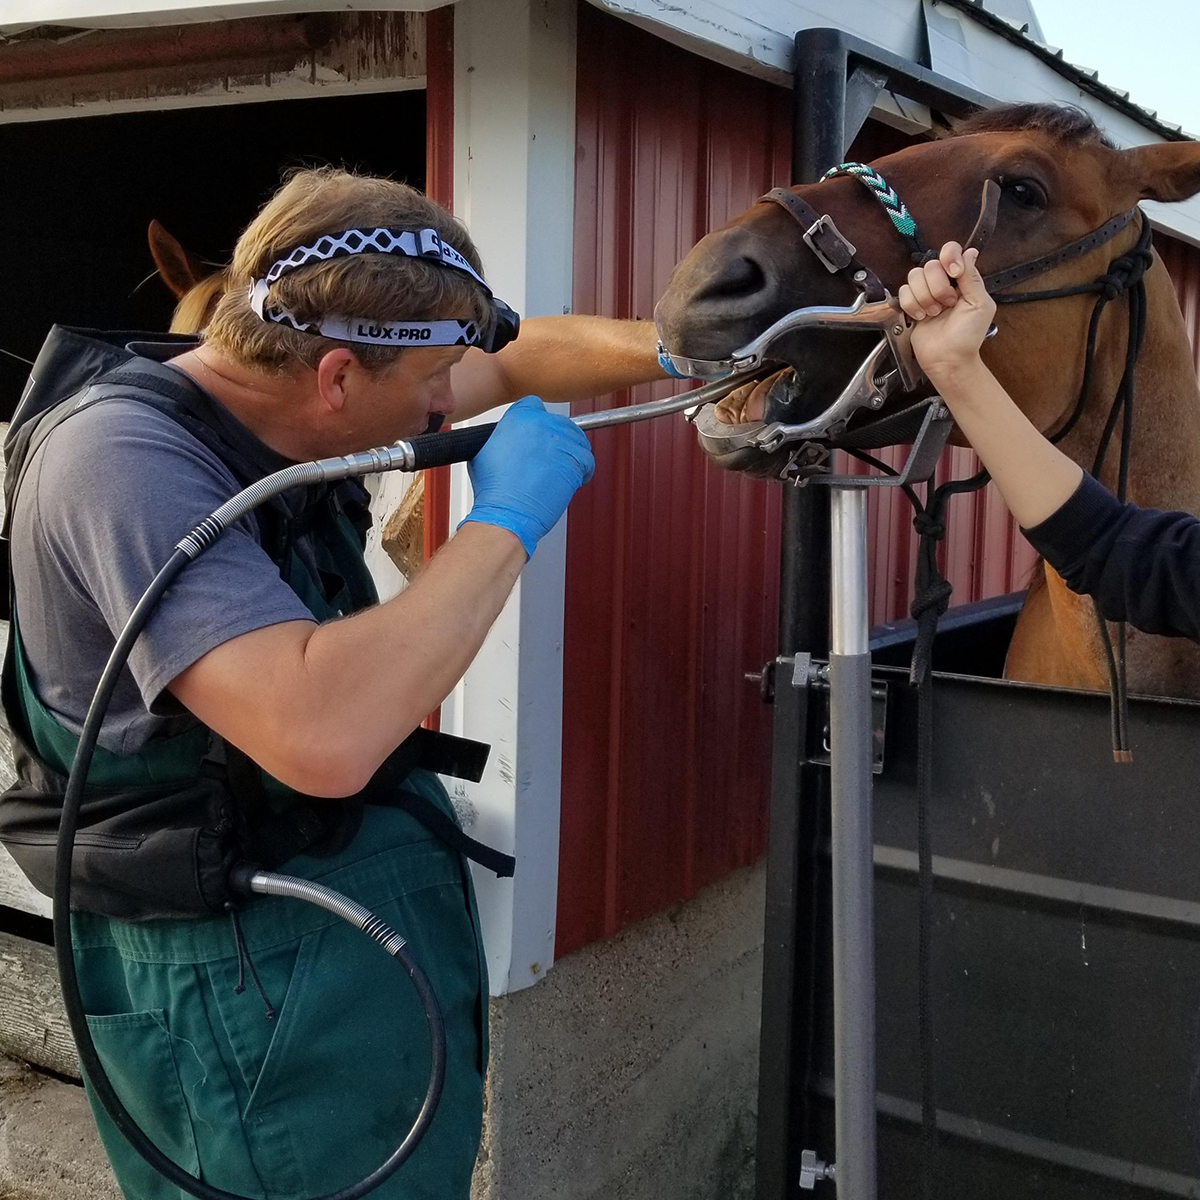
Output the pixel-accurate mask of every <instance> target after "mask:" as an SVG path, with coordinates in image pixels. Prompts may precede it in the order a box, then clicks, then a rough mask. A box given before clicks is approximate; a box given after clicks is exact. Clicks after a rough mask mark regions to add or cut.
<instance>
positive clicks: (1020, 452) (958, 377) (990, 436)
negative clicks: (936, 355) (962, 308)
mask: <svg viewBox="0 0 1200 1200" xmlns="http://www.w3.org/2000/svg"><path fill="white" fill-rule="evenodd" d="M935 382H936V383H937V385H938V390H939V392H940V394H941V396H942V398H943V399H944V400H945V401H946V404H947V405H948V407H949V408H950V411H951V413H953V415H954V419H955V421H956V422H957V423H958V427H959V429H961V430H962V432H963V434H964V436H965V437H966V439H967V440H968V441H969V442H970V443H971V445H972V446H973V447H974V448H975V451H976V453H977V454H978V455H979V458H980V461H981V462H982V463H983V465H984V466H985V467H986V468H987V469H988V472H989V473H990V474H991V476H992V479H993V480H994V481H995V484H996V486H997V487H998V488H999V489H1000V494H1001V495H1002V496H1003V497H1004V502H1005V503H1006V504H1007V505H1008V507H1009V509H1010V510H1011V511H1012V514H1013V516H1015V517H1016V518H1017V521H1018V522H1019V523H1020V524H1021V525H1022V526H1023V527H1024V528H1026V529H1030V528H1032V527H1033V526H1035V525H1040V524H1041V523H1042V522H1043V521H1044V520H1046V518H1047V517H1049V516H1050V515H1051V514H1052V513H1055V512H1057V511H1058V510H1059V509H1060V508H1061V507H1062V506H1063V505H1064V504H1066V502H1067V501H1068V500H1069V499H1070V498H1071V497H1072V496H1073V495H1074V494H1075V491H1076V490H1077V489H1078V487H1079V482H1080V480H1081V479H1082V478H1083V471H1082V470H1081V469H1080V467H1079V466H1077V465H1076V464H1075V463H1073V462H1072V461H1071V460H1070V459H1069V458H1068V457H1067V456H1066V455H1065V454H1063V453H1062V451H1061V450H1059V449H1058V448H1057V447H1055V446H1053V445H1051V444H1050V442H1049V441H1048V440H1047V439H1046V438H1045V437H1044V436H1043V435H1042V434H1041V433H1040V432H1039V431H1038V429H1037V428H1036V427H1035V426H1034V425H1033V424H1032V423H1031V422H1030V420H1029V418H1028V417H1026V416H1025V414H1024V413H1023V412H1021V410H1020V409H1019V408H1018V407H1017V406H1016V404H1015V403H1014V402H1013V399H1012V397H1011V396H1009V394H1008V393H1007V392H1006V391H1005V390H1004V389H1003V388H1002V387H1001V386H1000V383H999V381H998V380H997V379H996V377H995V376H994V375H993V374H992V373H991V371H989V370H988V369H987V367H985V366H984V365H983V363H982V361H980V360H979V359H975V360H974V361H973V362H972V363H970V364H969V365H968V366H964V367H963V368H962V369H961V370H958V371H955V372H953V373H952V374H949V375H947V376H944V377H939V379H938V380H936V381H935Z"/></svg>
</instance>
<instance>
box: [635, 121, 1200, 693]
mask: <svg viewBox="0 0 1200 1200" xmlns="http://www.w3.org/2000/svg"><path fill="white" fill-rule="evenodd" d="M871 165H872V166H873V167H874V168H875V169H876V171H878V173H879V175H881V176H882V178H883V179H884V180H886V181H887V183H888V184H890V185H891V187H892V188H893V189H894V191H895V193H896V194H897V195H898V196H899V197H901V198H902V199H903V202H904V203H905V204H906V205H907V207H908V210H909V212H910V213H911V215H912V216H913V218H915V221H916V222H917V225H918V227H919V229H920V231H921V233H922V234H924V236H925V239H926V241H927V242H928V245H929V246H931V247H933V248H934V249H936V248H937V247H939V246H941V245H942V243H943V242H945V241H948V240H951V239H955V240H959V241H963V240H965V238H966V235H967V231H968V230H969V229H970V228H971V224H972V221H973V220H974V218H975V216H976V214H977V212H978V211H979V206H980V200H979V198H980V190H981V187H982V186H983V185H984V183H985V181H987V180H989V179H990V180H995V181H996V182H997V183H998V185H999V188H1000V197H999V205H998V208H997V209H996V210H995V220H996V224H995V228H994V232H993V233H992V234H991V236H990V239H989V240H988V241H987V243H986V246H985V247H984V248H983V250H982V251H981V254H980V259H979V267H980V270H981V271H982V272H983V274H984V275H985V276H986V275H989V274H993V273H995V272H997V271H1000V270H1002V269H1005V268H1008V267H1010V266H1013V265H1015V264H1019V263H1024V262H1026V261H1028V260H1031V259H1035V258H1038V257H1040V256H1042V255H1046V254H1049V253H1051V252H1053V251H1055V250H1057V249H1058V248H1060V247H1064V246H1066V245H1068V244H1070V243H1072V242H1075V241H1076V240H1077V239H1081V238H1083V237H1085V235H1087V234H1089V233H1090V232H1091V231H1093V230H1098V229H1100V227H1102V226H1104V225H1105V224H1106V223H1107V222H1109V220H1110V219H1112V218H1114V217H1116V216H1117V215H1118V214H1121V213H1124V212H1126V211H1127V210H1130V209H1132V208H1133V207H1134V206H1135V205H1137V204H1138V202H1139V201H1140V200H1147V199H1149V200H1157V201H1163V202H1168V203H1169V202H1177V201H1181V200H1184V199H1187V198H1188V197H1190V196H1193V195H1195V194H1196V193H1197V192H1200V145H1197V144H1196V143H1193V142H1168V143H1161V144H1154V145H1146V146H1138V147H1135V148H1132V149H1126V150H1119V149H1117V148H1116V147H1115V146H1114V145H1113V144H1112V143H1111V142H1110V141H1109V140H1108V139H1107V138H1106V137H1105V136H1104V134H1103V133H1102V132H1101V130H1100V129H1099V128H1098V127H1097V125H1096V124H1095V122H1094V121H1093V120H1092V119H1091V117H1090V116H1088V115H1087V114H1086V113H1084V112H1082V111H1081V110H1079V109H1074V108H1070V107H1067V106H1059V105H1049V104H1026V105H1008V106H1003V107H999V108H995V109H987V110H983V111H981V112H980V113H978V114H976V115H975V116H974V117H972V118H969V119H968V120H967V121H966V122H964V123H963V124H962V125H961V126H959V127H958V129H957V130H956V131H955V132H954V133H953V134H952V135H951V136H947V137H944V138H942V139H940V140H937V141H930V142H927V143H924V144H919V145H915V146H910V147H907V148H905V149H903V150H900V151H898V152H896V153H894V154H890V155H888V156H886V157H884V158H881V159H879V160H877V161H875V162H874V163H872V164H871ZM790 191H791V192H792V193H794V194H795V195H797V196H799V197H801V198H802V199H803V200H805V201H807V203H808V204H809V205H811V206H812V208H813V209H815V210H816V212H817V213H821V214H828V215H829V216H830V217H831V218H832V219H833V221H834V222H835V223H836V226H837V229H838V230H840V231H841V233H842V234H843V235H844V236H845V238H846V239H848V241H849V242H851V243H853V246H854V247H855V248H856V249H857V253H856V260H857V263H861V264H863V265H865V266H867V267H869V268H870V269H871V271H873V272H874V273H875V275H876V276H878V278H879V280H880V281H882V283H883V284H884V285H885V286H886V288H887V290H888V291H889V292H890V293H891V294H893V295H894V294H895V293H896V292H897V291H898V290H899V287H900V285H901V284H902V283H903V282H904V280H905V277H906V275H907V273H908V271H909V270H910V269H911V267H912V265H913V261H912V256H911V254H910V253H909V250H910V247H908V246H906V244H905V242H904V240H903V239H902V238H901V237H900V236H898V235H897V231H896V230H897V227H896V226H894V225H893V223H892V222H891V221H889V220H888V214H887V213H886V212H885V210H884V208H883V206H882V205H881V204H880V203H879V201H878V199H877V198H876V197H875V196H873V195H872V194H871V193H870V191H869V190H868V189H867V188H866V187H864V186H863V184H862V182H861V181H860V180H859V179H856V178H853V177H850V176H847V175H840V176H836V177H832V178H828V179H826V180H824V181H822V182H818V183H814V184H808V185H803V186H799V187H794V188H792V189H790ZM1147 220H1148V218H1147V217H1146V216H1145V214H1144V213H1139V214H1135V217H1134V219H1133V220H1131V221H1130V222H1129V224H1128V225H1127V226H1126V227H1124V228H1123V229H1121V231H1120V232H1119V233H1118V234H1117V235H1116V236H1114V237H1112V239H1111V240H1110V241H1107V242H1106V243H1105V244H1103V245H1098V246H1095V247H1094V248H1092V249H1090V250H1086V252H1084V253H1082V254H1080V255H1079V256H1077V257H1074V258H1073V259H1071V260H1070V261H1064V262H1061V263H1059V265H1057V266H1054V267H1053V268H1052V269H1050V270H1048V271H1046V273H1045V274H1043V275H1039V277H1038V278H1037V279H1036V280H1035V281H1034V282H1033V283H1032V284H1030V283H1023V284H1022V285H1021V287H1022V289H1028V290H1031V291H1032V290H1034V289H1036V290H1039V291H1040V290H1047V289H1060V288H1067V287H1069V286H1070V285H1076V284H1083V283H1089V282H1091V281H1094V280H1096V279H1098V278H1099V277H1101V276H1103V275H1104V274H1105V273H1106V271H1107V270H1108V267H1109V264H1110V263H1111V262H1112V261H1113V260H1114V259H1115V258H1117V257H1118V256H1120V255H1122V254H1125V253H1127V252H1129V251H1130V250H1131V249H1132V248H1133V247H1134V246H1135V245H1136V244H1137V243H1138V241H1139V238H1140V237H1141V236H1142V233H1143V229H1142V222H1145V221H1147ZM803 232H804V231H803V229H802V228H801V226H799V225H797V223H796V221H795V220H794V219H793V217H792V215H791V214H790V213H789V212H788V211H786V210H785V208H784V206H783V205H782V204H780V203H769V202H767V203H764V202H762V201H760V202H759V203H757V204H755V205H754V206H752V207H751V208H749V209H747V210H746V211H745V212H743V213H742V214H740V215H739V216H737V217H735V218H734V219H733V220H732V221H731V222H729V223H728V224H727V225H725V226H723V227H722V228H720V229H718V230H715V231H713V232H712V233H710V234H708V235H707V236H706V237H705V238H703V239H702V240H701V241H700V242H698V243H697V244H696V246H695V247H693V249H692V250H691V251H690V253H689V254H688V255H687V256H686V257H685V258H684V259H683V260H682V261H681V262H680V263H679V265H678V266H677V267H676V269H675V271H674V272H673V274H672V276H671V278H670V280H669V282H668V285H667V289H666V292H665V293H664V295H663V296H662V298H661V300H660V302H659V305H658V308H657V313H656V318H657V321H658V327H659V333H660V336H661V338H662V341H663V344H664V345H665V346H666V347H667V349H668V350H669V351H671V352H672V353H674V354H676V355H679V356H684V357H687V358H691V359H702V360H714V359H726V358H728V357H729V356H730V355H732V354H733V353H734V352H735V351H736V350H737V349H738V348H740V347H741V346H743V345H746V344H747V343H748V342H750V341H751V340H752V339H753V338H754V337H755V336H757V335H758V334H760V333H761V332H762V331H763V330H765V329H766V328H767V327H768V326H770V325H771V324H772V323H773V322H774V321H776V320H778V319H779V318H780V317H781V316H783V315H785V314H787V313H789V312H791V311H792V310H794V309H796V308H799V307H801V306H806V305H846V304H848V303H849V302H850V299H851V298H852V296H853V294H854V289H853V287H852V286H851V285H850V281H849V279H848V278H847V276H846V275H845V274H844V273H837V274H834V273H831V271H830V270H829V269H827V268H826V267H825V266H823V265H822V263H821V262H820V261H819V259H818V257H817V256H816V255H815V254H814V253H813V252H812V251H811V250H810V248H809V246H808V245H806V244H805V242H804V241H803V240H802V234H803ZM1143 284H1144V287H1145V303H1146V308H1145V321H1146V323H1145V335H1144V340H1143V342H1142V346H1141V351H1140V354H1139V355H1138V357H1137V362H1136V367H1135V370H1134V385H1135V391H1136V397H1137V421H1136V427H1135V432H1134V436H1133V437H1132V438H1130V447H1129V466H1128V489H1127V495H1128V498H1129V499H1130V500H1132V501H1134V502H1136V503H1137V504H1140V505H1142V506H1147V507H1153V508H1159V509H1168V510H1183V511H1186V512H1193V513H1195V512H1200V389H1198V387H1197V380H1196V372H1195V368H1194V366H1193V360H1192V351H1191V348H1190V345H1189V341H1188V336H1187V331H1186V328H1185V325H1184V320H1183V316H1182V313H1181V312H1180V308H1179V303H1178V300H1177V299H1176V295H1175V290H1174V288H1173V286H1172V283H1171V279H1170V277H1169V276H1168V274H1167V270H1166V268H1165V267H1164V266H1163V264H1162V260H1161V259H1160V258H1159V257H1158V255H1157V253H1155V254H1154V255H1153V258H1152V260H1151V265H1150V266H1149V268H1148V269H1147V270H1146V273H1145V275H1144V277H1143ZM1095 302H1096V296H1095V295H1094V294H1090V295H1088V294H1085V295H1075V296H1071V297H1067V298H1060V299H1053V300H1042V301H1037V302H1031V303H1020V304H1011V305H1003V306H1001V307H1000V308H999V309H998V312H997V317H996V323H997V326H998V335H997V336H996V337H994V338H992V339H990V340H989V341H988V342H986V343H985V345H984V347H983V350H982V355H983V358H984V361H985V362H986V363H987V365H988V366H989V367H990V369H991V370H992V372H993V373H994V374H995V375H996V377H997V378H998V379H999V381H1000V382H1001V384H1003V386H1004V387H1005V388H1006V389H1007V391H1008V392H1009V393H1010V394H1011V395H1012V396H1013V397H1014V398H1015V400H1016V402H1017V403H1018V404H1019V405H1020V407H1021V408H1022V410H1023V411H1024V412H1025V414H1026V415H1027V416H1028V417H1029V418H1030V419H1031V420H1032V421H1033V423H1034V424H1035V425H1036V426H1037V427H1038V428H1039V429H1040V430H1042V431H1043V432H1045V433H1046V434H1048V435H1055V434H1056V433H1057V432H1058V431H1062V430H1064V429H1066V434H1065V436H1063V437H1062V439H1061V441H1060V442H1059V446H1060V448H1061V449H1062V450H1063V451H1064V452H1065V453H1066V454H1068V455H1069V456H1070V457H1071V458H1072V459H1073V460H1074V461H1075V462H1077V463H1079V464H1080V465H1082V466H1083V467H1084V468H1085V469H1091V467H1092V463H1093V457H1094V456H1095V454H1096V451H1097V447H1098V445H1099V444H1100V442H1101V439H1102V437H1103V433H1104V426H1105V423H1106V420H1107V418H1108V416H1109V412H1110V408H1111V407H1112V404H1113V398H1114V396H1115V394H1116V391H1117V388H1118V386H1119V383H1120V380H1121V377H1122V375H1123V373H1124V371H1125V365H1126V362H1125V359H1126V345H1127V342H1128V339H1129V336H1130V335H1129V315H1128V310H1127V308H1126V305H1127V304H1128V303H1132V300H1130V298H1129V297H1128V296H1127V295H1126V296H1122V297H1121V298H1120V299H1117V300H1116V302H1110V303H1108V304H1107V306H1106V307H1105V308H1104V310H1103V313H1102V314H1101V316H1100V318H1099V323H1098V326H1097V330H1096V338H1095V359H1094V364H1093V373H1092V376H1091V379H1090V384H1089V386H1088V388H1087V391H1086V394H1083V393H1082V387H1083V383H1084V366H1085V357H1086V344H1087V340H1088V339H1087V334H1088V325H1089V321H1090V319H1091V316H1092V311H1093V307H1094V305H1095ZM793 336H794V339H795V340H794V342H793V344H792V345H791V346H790V347H786V343H784V346H785V347H786V349H787V351H788V352H787V353H784V354H781V359H782V361H781V362H780V363H779V365H780V366H783V365H784V364H785V363H791V364H794V367H795V372H796V375H795V378H794V380H793V381H792V389H793V391H792V394H793V395H794V396H798V400H797V401H796V403H797V404H798V406H799V408H800V409H801V410H803V411H801V412H799V413H795V414H792V413H789V417H790V419H796V420H803V419H806V418H807V417H808V416H809V415H815V414H818V413H820V412H821V411H822V410H823V409H824V408H825V407H826V405H827V404H828V403H829V401H830V400H831V399H832V398H833V397H834V396H836V395H837V394H838V393H839V392H840V391H841V390H842V388H843V387H844V386H845V384H846V383H847V381H848V379H849V378H850V375H851V373H852V372H853V371H854V370H855V369H856V368H857V367H858V366H859V364H860V363H861V362H862V360H863V357H864V354H865V353H866V351H867V350H869V349H870V348H871V346H873V345H874V344H875V340H876V335H870V334H868V335H864V334H861V333H854V334H850V333H842V332H839V331H826V330H806V331H803V332H801V333H798V334H796V335H793ZM864 337H866V339H867V340H866V342H865V343H864V341H863V339H864ZM745 398H746V397H745V395H744V394H743V395H742V397H741V400H742V402H743V403H744V401H745ZM911 398H912V394H910V395H909V397H908V399H911ZM1077 404H1078V409H1077ZM893 407H895V403H894V400H893V399H891V398H889V400H888V402H887V403H886V404H885V407H884V409H883V410H882V411H883V412H886V411H888V410H889V409H891V408H893ZM733 408H734V411H728V410H727V411H724V412H721V413H719V414H718V416H719V417H721V418H722V419H724V420H727V421H734V422H736V421H738V420H740V419H744V418H745V417H746V416H747V414H746V413H744V412H741V411H737V406H736V405H735V406H733ZM1072 420H1073V423H1071V422H1072ZM1068 426H1069V428H1068ZM952 440H953V441H954V442H955V444H959V445H963V444H965V443H964V441H963V440H962V438H961V435H958V434H957V432H955V434H953V435H952ZM1120 442H1121V430H1120V428H1118V429H1117V432H1116V434H1115V436H1114V437H1113V440H1112V443H1111V445H1110V446H1109V449H1108V452H1107V455H1106V457H1105V460H1104V463H1103V465H1102V467H1101V469H1100V472H1099V476H1100V480H1101V482H1102V483H1104V484H1106V485H1107V486H1108V487H1110V488H1113V487H1114V485H1115V483H1116V480H1117V473H1118V460H1119V458H1120ZM726 465H728V464H726ZM736 466H737V469H745V464H744V463H738V464H737V465H736ZM1127 653H1128V681H1129V689H1130V690H1131V691H1136V692H1140V693H1142V694H1144V695H1157V696H1171V697H1188V698H1193V699H1194V698H1200V646H1198V645H1196V644H1194V643H1191V642H1187V641H1184V640H1183V639H1176V638H1165V637H1156V636H1151V635H1148V634H1143V633H1140V632H1138V631H1136V630H1133V629H1130V630H1129V634H1128V650H1127ZM1005 677H1006V678H1009V679H1013V680H1020V681H1025V682H1029V683H1039V684H1047V685H1054V686H1061V687H1068V688H1078V689H1086V690H1104V689H1106V688H1107V686H1108V673H1107V669H1106V658H1105V650H1104V646H1103V640H1102V636H1101V629H1100V626H1099V625H1098V623H1097V621H1096V617H1095V613H1094V610H1093V607H1092V604H1091V602H1090V600H1088V599H1087V598H1086V597H1081V596H1078V595H1076V594H1074V593H1073V592H1071V591H1070V590H1069V589H1068V588H1067V586H1066V584H1065V583H1064V582H1063V580H1062V578H1061V577H1060V576H1059V575H1058V574H1057V573H1056V572H1055V571H1053V570H1052V569H1051V568H1050V567H1049V566H1047V565H1046V564H1045V563H1044V562H1039V563H1038V564H1037V566H1036V568H1035V570H1034V575H1033V577H1032V579H1031V582H1030V586H1029V590H1028V593H1027V597H1026V600H1025V602H1024V605H1023V607H1022V609H1021V612H1020V615H1019V618H1018V621H1017V626H1016V630H1015V632H1014V635H1013V639H1012V642H1011V644H1010V647H1009V650H1008V655H1007V660H1006V663H1005Z"/></svg>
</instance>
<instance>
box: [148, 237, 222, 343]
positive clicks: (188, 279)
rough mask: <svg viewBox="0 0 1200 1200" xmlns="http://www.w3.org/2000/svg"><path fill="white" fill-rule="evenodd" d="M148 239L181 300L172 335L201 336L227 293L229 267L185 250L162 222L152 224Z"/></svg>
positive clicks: (161, 270)
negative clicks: (216, 265)
mask: <svg viewBox="0 0 1200 1200" xmlns="http://www.w3.org/2000/svg"><path fill="white" fill-rule="evenodd" d="M147 238H148V240H149V242H150V256H151V257H152V258H153V259H154V265H155V266H156V267H157V268H158V274H159V277H160V278H161V279H162V281H163V283H165V284H166V285H167V287H169V288H170V289H171V291H172V292H173V293H174V294H175V297H176V299H177V300H178V303H177V304H176V305H175V312H174V313H173V314H172V316H171V332H172V333H198V332H199V331H200V330H201V329H203V328H204V326H205V325H207V324H208V319H209V317H211V316H212V312H213V309H214V308H215V307H216V305H217V301H218V300H219V299H220V298H221V294H222V293H223V292H224V291H225V286H226V282H227V278H228V273H229V272H228V268H224V267H219V268H216V269H214V268H213V267H210V266H208V265H207V264H206V263H205V262H203V260H201V259H200V258H198V257H197V256H196V255H195V254H193V253H192V252H191V251H190V250H187V249H185V248H184V247H183V245H182V244H181V243H180V242H179V240H178V239H177V238H175V237H173V236H172V235H171V234H170V233H168V232H167V230H166V229H165V228H164V227H163V226H162V224H161V223H160V222H159V221H158V220H152V221H151V222H150V229H149V231H148V232H147Z"/></svg>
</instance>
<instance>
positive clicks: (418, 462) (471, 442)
mask: <svg viewBox="0 0 1200 1200" xmlns="http://www.w3.org/2000/svg"><path fill="white" fill-rule="evenodd" d="M495 428H496V423H495V422H494V421H492V422H489V423H488V424H487V425H464V426H463V428H462V429H447V430H445V431H444V432H438V433H423V434H421V436H420V437H415V438H410V439H409V442H408V444H409V445H410V446H411V447H412V451H413V459H414V462H415V465H414V466H413V470H414V471H424V470H425V469H426V468H428V467H444V466H447V465H449V464H450V463H460V462H467V461H469V460H470V459H472V458H474V457H475V455H476V454H478V453H479V451H480V450H482V449H483V444H484V442H486V441H487V440H488V438H490V437H491V436H492V430H493V429H495Z"/></svg>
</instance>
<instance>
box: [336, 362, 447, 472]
mask: <svg viewBox="0 0 1200 1200" xmlns="http://www.w3.org/2000/svg"><path fill="white" fill-rule="evenodd" d="M465 353H466V348H465V347H463V346H444V347H443V346H431V347H420V348H410V349H406V350H405V351H404V352H403V353H402V354H401V355H400V358H399V359H398V361H397V362H395V363H394V364H392V365H391V366H390V367H386V368H385V369H383V370H382V371H376V372H375V373H374V374H372V373H371V372H369V371H367V370H366V369H365V368H364V367H363V366H361V364H359V363H358V362H357V360H355V361H354V362H352V363H351V364H349V365H348V367H347V373H346V377H345V387H346V397H345V404H344V407H343V409H342V412H341V414H340V416H341V418H342V419H341V421H340V422H339V424H340V425H341V432H342V434H343V436H344V437H345V439H346V441H347V448H348V449H353V450H365V449H368V448H369V447H371V446H384V445H388V444H390V443H392V442H395V441H398V440H399V439H401V438H409V437H413V436H415V435H416V434H420V433H424V432H425V431H426V430H427V429H428V428H429V419H430V417H431V416H433V415H434V414H438V415H440V416H442V417H449V416H450V414H451V413H453V411H454V395H453V393H452V392H451V390H450V368H451V367H453V366H454V364H455V363H457V362H458V361H459V359H461V358H462V356H463V354H465Z"/></svg>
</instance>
